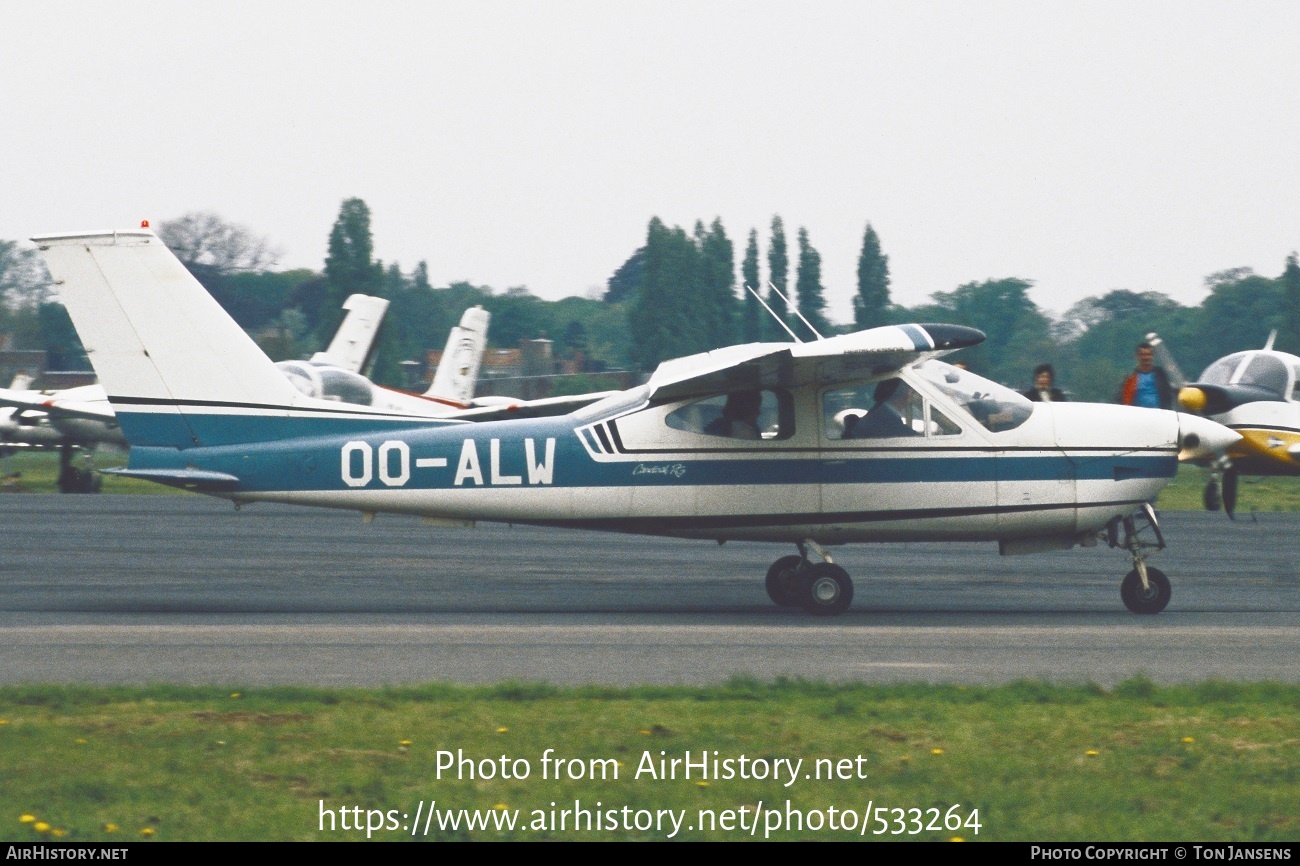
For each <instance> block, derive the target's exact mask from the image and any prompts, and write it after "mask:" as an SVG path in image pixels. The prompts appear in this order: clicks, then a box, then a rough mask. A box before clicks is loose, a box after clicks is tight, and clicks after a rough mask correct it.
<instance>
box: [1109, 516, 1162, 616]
mask: <svg viewBox="0 0 1300 866" xmlns="http://www.w3.org/2000/svg"><path fill="white" fill-rule="evenodd" d="M1147 529H1149V530H1150V531H1151V534H1152V535H1153V536H1154V538H1155V540H1154V541H1147V540H1146V539H1144V538H1143V537H1142V533H1143V531H1144V530H1147ZM1106 531H1107V540H1108V541H1109V543H1110V546H1111V547H1123V548H1124V549H1125V550H1127V551H1128V554H1129V556H1130V557H1131V558H1132V559H1133V570H1132V571H1130V572H1129V573H1128V574H1127V575H1125V577H1124V581H1123V583H1121V584H1120V587H1119V597H1120V598H1121V599H1123V600H1124V606H1125V607H1127V608H1128V609H1129V610H1131V611H1133V612H1134V613H1160V611H1162V610H1164V609H1165V606H1166V605H1168V604H1169V597H1170V595H1171V594H1172V591H1171V589H1170V587H1169V578H1167V577H1165V573H1164V572H1163V571H1161V570H1160V569H1158V568H1152V567H1151V566H1149V565H1147V562H1146V560H1147V557H1148V556H1150V555H1151V554H1153V553H1157V552H1159V551H1161V550H1164V549H1165V537H1164V535H1163V534H1162V533H1161V532H1160V523H1159V521H1158V520H1156V513H1155V509H1153V508H1152V507H1151V504H1150V503H1149V502H1144V503H1142V508H1141V509H1139V510H1138V511H1135V512H1134V513H1133V514H1130V515H1129V516H1128V517H1123V518H1120V517H1117V518H1115V519H1114V520H1112V521H1111V522H1110V524H1109V525H1108V526H1107V527H1106ZM1121 531H1122V532H1123V539H1121V538H1120V533H1121Z"/></svg>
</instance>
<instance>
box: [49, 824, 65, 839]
mask: <svg viewBox="0 0 1300 866" xmlns="http://www.w3.org/2000/svg"><path fill="white" fill-rule="evenodd" d="M50 835H51V836H53V837H54V838H55V839H62V838H63V837H64V836H66V835H68V831H67V830H64V829H63V828H61V827H55V828H54V832H53V833H51V834H50Z"/></svg>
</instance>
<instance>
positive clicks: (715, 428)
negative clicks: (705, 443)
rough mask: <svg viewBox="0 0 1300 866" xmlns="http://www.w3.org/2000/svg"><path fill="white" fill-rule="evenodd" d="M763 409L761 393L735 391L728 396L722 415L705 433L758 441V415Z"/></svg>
mask: <svg viewBox="0 0 1300 866" xmlns="http://www.w3.org/2000/svg"><path fill="white" fill-rule="evenodd" d="M762 408H763V394H762V392H761V391H735V392H733V393H731V394H728V395H727V403H726V405H724V406H723V407H722V414H721V415H719V416H718V417H717V418H714V419H713V420H712V421H710V422H709V424H708V426H706V427H705V428H704V432H705V433H708V434H709V435H711V436H729V437H731V438H732V439H758V438H760V437H759V432H758V414H759V411H760V410H761V409H762Z"/></svg>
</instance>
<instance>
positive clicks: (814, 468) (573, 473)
mask: <svg viewBox="0 0 1300 866" xmlns="http://www.w3.org/2000/svg"><path fill="white" fill-rule="evenodd" d="M187 417H189V418H190V419H191V423H193V419H194V418H195V417H200V418H202V419H203V420H202V421H200V422H199V423H198V425H197V428H196V429H199V430H204V429H207V425H209V424H210V425H213V426H217V425H224V426H229V425H232V424H239V425H242V424H244V423H248V424H250V425H252V426H251V427H250V428H248V430H246V435H252V432H253V431H254V429H255V430H256V432H257V433H258V434H260V435H266V434H270V433H273V432H275V431H277V430H284V431H292V432H294V433H296V434H298V435H297V436H296V437H295V438H281V439H279V440H275V441H263V442H254V443H250V444H236V445H226V446H220V447H207V448H204V447H198V448H196V447H190V448H186V449H180V450H178V449H175V448H168V447H141V446H136V447H133V448H132V449H131V468H132V469H180V468H192V469H199V470H206V471H214V472H222V473H227V474H230V475H234V476H235V477H237V478H239V479H240V486H239V490H243V491H247V492H263V491H306V490H325V491H334V490H356V489H369V490H386V489H408V490H409V489H459V488H465V489H473V488H475V487H478V486H480V485H479V484H478V483H477V481H476V479H475V477H474V476H473V475H465V477H463V478H462V483H461V484H460V485H456V484H455V483H454V482H455V479H456V476H457V473H458V469H459V468H460V466H461V464H462V461H463V459H465V458H466V457H467V456H468V452H467V451H466V446H465V442H466V441H467V440H468V441H472V442H473V443H474V445H473V446H472V448H471V449H470V450H471V451H472V453H473V458H474V460H473V462H474V463H475V464H476V467H477V470H478V473H477V474H478V476H480V477H481V478H482V480H483V483H482V485H481V486H484V487H492V486H504V485H501V484H494V483H493V480H492V456H491V455H492V446H491V441H492V440H493V439H496V440H498V446H497V454H498V461H497V472H498V474H499V477H502V478H513V477H518V478H519V479H520V481H519V483H517V484H513V485H510V486H513V487H517V488H523V487H529V486H540V485H530V483H529V474H530V473H529V467H528V466H527V465H526V461H527V457H526V449H525V440H529V439H531V440H532V442H533V459H534V462H535V463H539V462H542V461H544V459H545V454H546V441H547V439H554V440H555V453H554V457H553V460H552V463H551V468H552V470H553V474H552V476H551V481H550V483H549V484H548V485H545V486H550V487H627V486H633V487H659V486H666V487H667V486H671V487H676V486H715V485H742V484H758V485H763V484H784V485H799V484H881V483H885V484H914V483H936V482H983V483H988V482H996V481H1035V480H1043V481H1049V480H1055V481H1059V480H1069V479H1071V478H1077V479H1078V480H1115V479H1116V478H1117V477H1119V476H1120V475H1122V476H1123V477H1125V478H1170V477H1172V476H1173V474H1174V472H1175V471H1176V469H1177V462H1176V458H1175V456H1174V454H1173V453H1172V452H1169V453H1147V454H1141V455H1139V454H1132V453H1128V454H1118V455H1096V454H1089V455H1087V456H1084V457H1075V458H1071V457H1067V456H1066V455H1065V454H1063V453H1061V452H1058V451H1043V452H1030V453H1028V454H1022V453H1017V452H1011V453H1001V454H990V453H987V452H983V453H981V452H971V451H960V450H956V449H954V450H953V451H952V452H950V453H948V454H944V453H943V452H934V451H927V452H925V453H923V454H917V455H907V456H894V457H882V456H877V455H873V454H871V452H867V453H866V454H863V453H862V452H860V451H853V452H845V451H832V450H827V451H823V452H820V453H819V452H817V451H807V452H801V453H800V454H799V455H798V456H795V455H789V456H779V457H765V456H753V453H752V452H750V453H748V454H737V455H735V456H725V457H724V456H719V455H718V454H717V453H716V452H715V453H710V454H707V455H698V456H693V455H685V454H683V455H681V456H680V457H676V456H674V457H668V458H667V459H632V460H618V461H595V460H593V459H592V458H591V456H590V455H589V454H588V452H587V450H586V449H585V448H583V446H582V444H581V442H580V441H579V439H578V435H577V434H576V432H575V430H574V424H573V420H572V419H569V418H554V419H536V420H534V421H528V422H524V421H502V422H486V423H482V424H472V425H470V424H456V425H447V424H440V423H438V422H436V421H430V422H428V423H427V424H418V425H412V424H411V423H410V422H409V421H404V422H402V423H394V424H392V425H391V426H389V425H387V423H386V422H376V421H374V420H369V421H366V422H364V423H365V424H366V425H368V426H366V428H365V431H364V432H362V431H361V430H357V432H356V433H355V434H353V433H351V432H349V428H353V429H355V428H356V427H358V426H360V425H361V424H362V423H363V422H361V420H360V419H317V418H311V419H302V418H276V419H267V418H265V417H258V416H233V417H232V416H230V415H220V416H218V415H209V416H187ZM272 421H273V422H275V423H274V424H272V423H269V422H272ZM381 423H382V424H385V426H387V427H389V429H384V430H380V431H376V430H375V426H376V424H381ZM307 430H310V431H312V433H313V434H316V435H312V436H310V437H305V436H302V433H303V432H304V431H307ZM318 431H319V432H318ZM394 441H396V442H402V443H405V445H406V447H407V450H408V455H409V465H408V469H409V480H407V481H406V482H404V483H402V484H401V485H398V486H393V485H389V484H385V483H384V481H383V479H382V478H381V477H380V475H381V473H380V471H379V467H378V461H379V459H380V456H379V455H380V449H381V447H382V446H383V445H384V443H386V442H394ZM348 442H361V443H365V448H368V449H369V451H370V453H371V469H372V471H371V473H370V474H371V477H370V480H369V481H368V482H367V483H366V484H365V485H364V486H361V487H357V486H349V485H347V484H345V483H344V480H343V472H344V470H343V468H342V453H343V447H344V445H345V444H346V443H348ZM386 453H387V456H388V459H389V461H390V463H389V465H388V467H387V474H388V476H389V477H390V479H391V478H392V477H395V476H398V475H400V474H401V472H400V469H401V466H400V461H401V458H402V455H401V454H400V453H398V451H396V450H394V449H392V448H390V449H388V451H387V452H386ZM778 453H779V452H778ZM429 459H433V460H443V461H446V462H445V465H443V466H438V467H430V466H426V467H420V466H418V461H420V460H429ZM353 461H354V462H353V463H352V464H351V465H352V467H353V468H351V469H349V470H348V471H349V472H351V473H352V475H353V477H354V479H355V477H356V476H358V475H360V472H361V470H360V468H359V467H360V466H361V459H360V455H359V454H355V453H354V454H353ZM1117 470H1119V472H1117ZM462 474H464V473H462Z"/></svg>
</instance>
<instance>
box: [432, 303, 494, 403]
mask: <svg viewBox="0 0 1300 866" xmlns="http://www.w3.org/2000/svg"><path fill="white" fill-rule="evenodd" d="M491 318H492V316H491V314H490V313H488V311H487V310H485V309H483V308H482V307H470V308H469V309H468V310H466V311H465V315H463V316H461V319H460V324H459V325H458V326H456V327H455V328H452V329H451V336H449V337H448V338H447V349H446V351H444V352H443V353H442V361H441V362H439V364H438V371H437V372H436V373H435V374H434V376H433V384H432V385H430V386H429V390H428V391H425V392H424V396H426V397H432V398H434V399H435V400H447V401H451V402H454V403H459V404H461V405H464V406H468V405H469V403H470V401H471V400H473V399H474V388H475V387H476V386H477V385H478V370H479V365H480V364H481V363H482V362H483V352H484V350H485V349H487V334H488V322H489V321H490V320H491Z"/></svg>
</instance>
